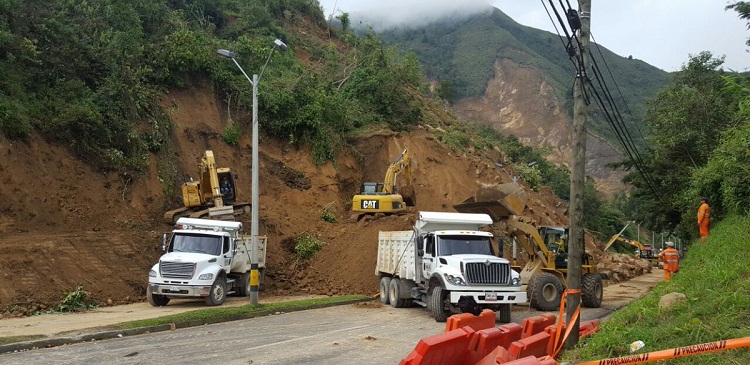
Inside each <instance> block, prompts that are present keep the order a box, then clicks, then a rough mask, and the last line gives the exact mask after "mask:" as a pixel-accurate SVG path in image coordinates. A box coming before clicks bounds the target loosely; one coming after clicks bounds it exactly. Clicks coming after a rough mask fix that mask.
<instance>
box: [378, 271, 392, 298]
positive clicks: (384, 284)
mask: <svg viewBox="0 0 750 365" xmlns="http://www.w3.org/2000/svg"><path fill="white" fill-rule="evenodd" d="M390 285H391V278H389V277H387V276H383V277H382V278H380V302H381V303H383V304H388V303H389V300H388V292H389V291H390V288H391V286H390Z"/></svg>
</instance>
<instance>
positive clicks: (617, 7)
mask: <svg viewBox="0 0 750 365" xmlns="http://www.w3.org/2000/svg"><path fill="white" fill-rule="evenodd" d="M319 1H320V4H321V6H322V7H323V11H324V12H325V14H326V17H328V16H329V15H331V14H332V13H333V14H334V16H335V15H336V14H340V13H341V12H348V13H349V14H350V16H351V17H352V19H353V20H355V21H356V17H357V15H359V14H366V15H367V16H368V17H376V18H378V19H380V21H381V22H383V23H386V22H387V23H388V24H389V25H395V26H405V25H419V23H420V22H424V21H431V20H434V19H436V18H439V17H443V16H457V14H461V13H477V12H480V11H486V10H485V9H486V6H487V3H488V1H491V5H493V6H495V7H497V8H499V9H500V10H502V11H503V12H505V13H506V14H508V15H509V16H510V17H511V18H513V19H514V20H515V21H517V22H519V23H521V24H524V25H527V26H530V27H534V28H539V29H544V30H547V31H550V32H553V33H554V32H555V29H554V28H553V24H552V22H551V21H550V19H549V17H548V16H547V13H546V11H545V9H544V6H543V5H542V2H541V1H532V0H380V1H377V2H375V1H369V0H319ZM568 1H570V3H571V5H573V6H574V7H576V8H577V1H575V0H568ZM727 2H728V1H727V0H628V1H612V0H592V9H591V33H592V35H593V37H594V39H595V40H596V41H597V42H598V43H599V44H601V45H603V46H605V47H607V48H608V49H610V50H611V51H613V52H615V53H617V54H619V55H620V56H623V57H627V56H631V55H632V56H633V57H634V58H637V59H641V60H643V61H646V62H648V63H649V64H651V65H654V66H656V67H658V68H660V69H662V70H665V71H670V72H671V71H677V70H679V69H680V67H681V66H682V65H683V64H684V63H685V62H687V60H688V59H689V55H690V54H698V53H700V52H701V51H710V52H711V53H713V54H714V56H720V55H725V56H726V59H725V62H724V66H725V67H726V68H729V69H732V70H735V71H750V53H748V48H749V47H748V46H747V45H745V42H746V41H747V39H748V38H750V30H748V29H747V22H746V21H744V20H742V19H739V17H738V16H737V15H738V14H737V12H735V11H733V10H730V11H725V10H724V6H725V5H726V4H727ZM545 3H546V4H549V3H548V1H545ZM555 4H557V5H558V8H559V1H555ZM548 6H549V5H548ZM353 25H356V24H355V23H354V22H353Z"/></svg>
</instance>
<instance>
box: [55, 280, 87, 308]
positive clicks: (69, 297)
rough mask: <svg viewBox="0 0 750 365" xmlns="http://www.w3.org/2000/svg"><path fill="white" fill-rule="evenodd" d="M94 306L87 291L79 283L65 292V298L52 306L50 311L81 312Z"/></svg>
mask: <svg viewBox="0 0 750 365" xmlns="http://www.w3.org/2000/svg"><path fill="white" fill-rule="evenodd" d="M96 307H97V305H96V302H95V301H94V300H93V299H91V298H89V293H88V292H86V291H85V290H83V286H82V285H79V286H77V287H76V289H75V290H73V291H71V292H69V293H67V294H66V295H65V299H63V300H62V302H60V304H58V305H57V307H55V308H53V309H52V310H51V312H61V313H66V312H81V311H86V310H89V309H94V308H96Z"/></svg>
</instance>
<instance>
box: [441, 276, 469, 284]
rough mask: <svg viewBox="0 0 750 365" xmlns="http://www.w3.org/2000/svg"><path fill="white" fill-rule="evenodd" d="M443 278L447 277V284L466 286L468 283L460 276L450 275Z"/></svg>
mask: <svg viewBox="0 0 750 365" xmlns="http://www.w3.org/2000/svg"><path fill="white" fill-rule="evenodd" d="M443 277H445V280H446V281H447V282H449V283H451V285H461V286H464V285H466V282H465V281H464V278H462V277H460V276H453V275H449V274H443Z"/></svg>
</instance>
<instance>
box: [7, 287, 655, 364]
mask: <svg viewBox="0 0 750 365" xmlns="http://www.w3.org/2000/svg"><path fill="white" fill-rule="evenodd" d="M652 276H654V273H652V274H649V275H644V277H638V278H635V280H631V281H628V282H625V283H621V284H617V285H612V286H608V287H605V303H604V304H603V305H602V307H601V308H584V309H583V311H582V320H588V319H593V318H603V317H606V316H607V315H609V314H610V313H612V312H613V311H614V310H617V309H619V308H620V307H622V306H623V305H625V304H627V303H628V302H630V301H631V300H633V299H636V298H639V297H641V296H643V295H645V294H646V293H648V291H649V289H650V288H651V287H653V285H655V284H656V282H655V281H653V278H652ZM638 279H641V280H638ZM607 299H609V300H607ZM540 313H542V312H538V311H534V310H531V309H529V308H528V307H526V306H514V307H513V312H512V320H513V322H516V323H521V322H522V321H523V319H524V318H526V317H530V316H535V315H539V314H540ZM548 313H552V312H548ZM553 314H557V313H553ZM0 324H2V322H0ZM444 328H445V323H438V322H435V321H434V320H433V319H432V317H431V316H430V313H429V311H427V310H425V309H423V308H421V307H412V308H400V309H395V308H391V307H389V306H382V305H380V303H378V302H365V303H357V304H351V305H343V306H337V307H329V308H322V309H313V310H306V311H299V312H291V313H279V314H276V315H271V316H266V317H258V318H253V319H247V320H241V321H234V322H226V323H221V324H213V325H205V326H200V327H193V328H185V329H178V330H174V331H166V332H157V333H151V334H145V335H140V336H131V337H123V338H118V339H112V340H104V341H94V342H87V343H78V344H71V345H66V346H60V347H54V348H46V349H37V350H30V351H24V352H18V353H7V354H0V364H4V365H11V364H23V365H27V364H45V365H53V364H333V365H337V364H347V365H350V364H398V363H399V362H400V361H401V360H402V359H403V358H404V357H406V356H407V355H408V354H409V353H410V352H411V351H412V350H413V349H414V347H415V346H416V344H417V342H419V340H420V339H421V338H424V337H428V336H432V335H436V334H439V333H442V332H443V330H444Z"/></svg>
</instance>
